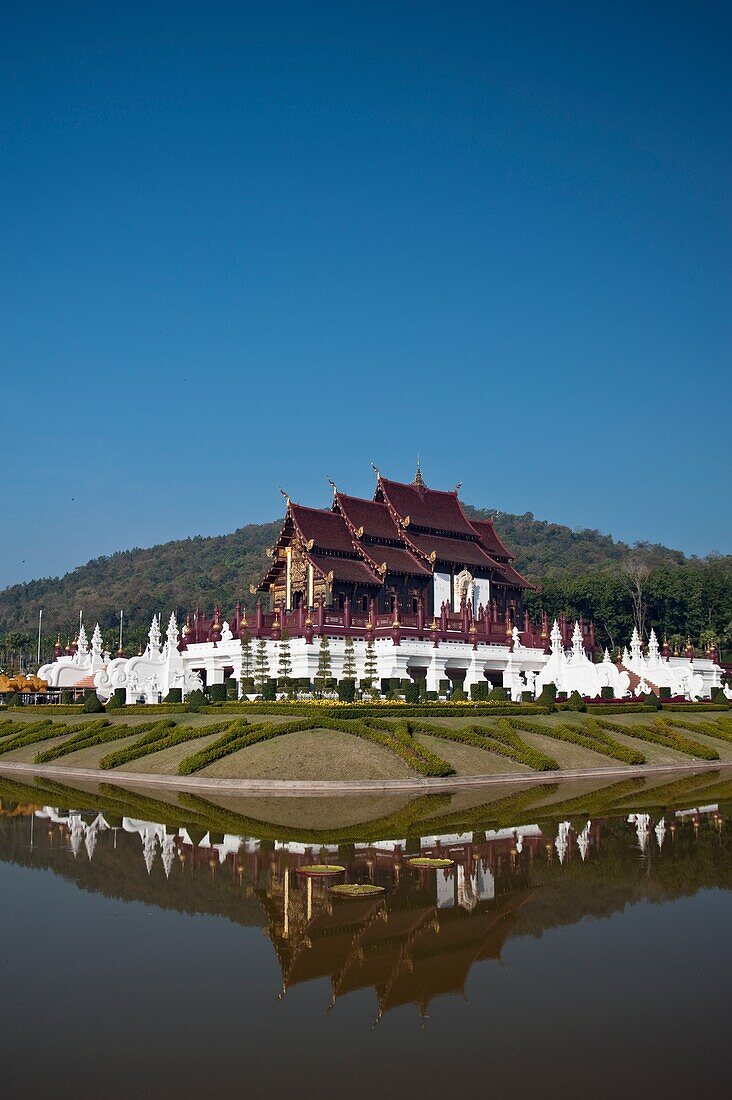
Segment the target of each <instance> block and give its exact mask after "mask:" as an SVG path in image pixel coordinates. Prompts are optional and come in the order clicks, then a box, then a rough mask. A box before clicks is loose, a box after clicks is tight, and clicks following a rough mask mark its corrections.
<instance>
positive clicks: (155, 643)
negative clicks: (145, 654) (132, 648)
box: [147, 615, 160, 653]
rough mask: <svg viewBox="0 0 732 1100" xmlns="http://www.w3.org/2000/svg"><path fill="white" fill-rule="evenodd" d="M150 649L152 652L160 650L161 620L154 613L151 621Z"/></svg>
mask: <svg viewBox="0 0 732 1100" xmlns="http://www.w3.org/2000/svg"><path fill="white" fill-rule="evenodd" d="M147 637H148V649H149V651H150V653H159V652H160V620H159V619H158V617H157V615H153V617H152V622H151V623H150V632H149V634H148V636H147Z"/></svg>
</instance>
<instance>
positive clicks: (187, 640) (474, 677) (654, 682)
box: [38, 467, 722, 703]
mask: <svg viewBox="0 0 732 1100" xmlns="http://www.w3.org/2000/svg"><path fill="white" fill-rule="evenodd" d="M376 475H377V479H376V488H375V491H374V496H373V499H372V500H366V499H363V498H361V497H352V496H347V495H346V494H345V493H341V492H339V491H338V489H337V488H336V486H335V485H333V484H332V482H331V485H332V487H333V501H332V504H331V506H330V508H322V509H321V508H307V507H305V506H304V505H301V504H295V503H294V501H292V500H290V499H289V497H287V496H286V494H283V495H284V496H285V497H286V500H287V507H286V511H285V517H284V521H283V523H282V527H281V529H280V533H279V535H278V537H277V540H276V542H275V544H274V546H273V547H272V548H271V550H269V552H268V553H269V558H270V566H269V568H268V569H267V571H266V573H265V575H264V577H263V578H262V579H261V581H260V582H259V584H258V585H252V588H251V592H252V595H253V596H256V597H257V598H256V603H255V606H254V608H253V609H250V611H249V613H247V611H246V609H245V608H244V607H243V606H242V604H241V603H240V602H239V603H237V604H236V606H235V607H234V608H233V609H232V613H231V615H230V616H229V617H228V619H227V618H225V617H224V615H223V614H222V611H221V607H220V606H219V605H218V604H217V605H216V607H215V608H214V611H213V614H212V615H211V616H208V615H206V614H204V613H202V612H201V611H200V610H199V608H196V610H195V611H194V612H193V614H190V613H189V614H187V615H186V617H185V622H184V623H183V624H182V629H181V626H180V625H179V621H178V618H177V616H176V614H175V613H174V612H173V613H171V615H170V619H169V621H168V626H167V630H166V632H165V638H163V636H162V630H161V626H162V624H161V621H160V617H159V616H158V615H157V614H156V615H155V616H154V617H153V621H152V623H151V625H150V633H149V637H148V645H147V647H146V649H145V651H144V653H140V654H138V655H137V656H133V657H126V656H125V655H124V654H123V653H122V652H120V653H118V655H117V657H115V658H112V657H111V655H110V653H108V652H106V651H105V649H104V645H103V640H102V635H101V631H100V629H99V626H98V625H97V626H96V627H95V629H94V632H93V634H92V637H91V642H89V641H88V639H87V635H86V631H85V630H84V628H83V625H82V626H80V630H79V635H78V638H77V639H76V641H75V642H73V643H72V644H71V645H70V647H69V649H68V650H67V651H66V653H65V654H64V652H63V650H62V648H61V639H60V638H59V639H58V642H57V646H56V649H55V650H54V660H53V662H51V663H50V664H47V665H43V666H42V667H41V668H40V669H39V670H38V675H39V677H40V678H41V679H43V680H45V681H46V683H47V684H48V686H49V688H50V689H52V690H61V689H64V688H68V687H71V688H75V689H80V688H82V687H91V686H93V687H94V688H95V689H96V691H97V693H98V694H99V695H100V697H101V698H108V697H109V695H110V694H111V693H112V692H113V691H116V690H118V689H122V688H124V689H125V699H126V702H127V703H138V702H157V701H158V700H159V699H162V698H164V697H165V696H166V694H167V693H168V692H169V691H170V690H172V689H176V690H180V691H181V694H182V696H183V697H185V696H186V695H187V694H188V693H190V692H191V691H195V690H199V689H201V688H204V687H210V686H212V685H214V684H219V685H220V684H224V683H225V682H226V681H229V682H230V681H232V680H234V681H236V683H237V684H238V685H239V688H238V690H239V691H240V692H241V693H242V694H247V695H250V696H253V695H256V694H257V689H256V687H255V689H254V691H252V687H251V685H252V684H254V679H255V678H254V668H253V662H252V643H256V646H257V654H258V658H257V659H258V660H259V662H260V666H259V667H260V669H262V668H263V669H264V670H265V671H264V672H260V673H259V674H258V678H259V679H260V681H261V682H262V683H263V682H264V681H265V680H269V679H273V680H275V681H276V680H277V678H278V677H280V676H282V677H283V678H284V676H285V673H282V672H281V671H280V669H281V666H282V662H283V659H284V658H283V651H284V652H285V657H286V665H287V667H288V669H289V671H288V673H287V677H288V679H293V680H298V681H301V682H302V683H304V684H306V685H308V686H309V685H312V684H313V683H314V681H315V678H316V676H318V668H319V666H320V662H321V652H320V650H321V648H323V647H324V646H327V648H328V652H329V658H328V660H329V662H330V673H329V674H328V677H329V678H332V679H333V680H339V679H348V678H351V679H354V678H355V679H356V680H358V681H364V680H366V681H367V684H366V689H367V690H370V688H369V687H368V685H369V684H373V683H374V682H375V686H376V687H377V688H380V687H382V685H383V684H384V682H385V681H386V682H387V685H389V686H390V685H392V684H393V683H394V681H397V682H398V683H399V684H400V685H403V684H404V683H408V682H409V681H418V682H419V683H420V684H422V685H424V689H425V691H427V692H432V693H435V697H436V696H438V695H439V696H440V697H445V696H447V695H448V694H451V692H452V691H453V690H454V689H457V688H461V689H463V690H465V691H469V690H470V689H471V688H472V687H473V685H478V684H485V683H486V681H487V682H488V683H490V684H491V685H492V686H494V687H503V688H506V689H507V690H508V691H509V692H510V694H511V698H512V699H514V700H519V699H521V698H522V696H523V695H524V693H529V695H532V696H533V695H535V694H536V693H537V692H539V691H541V688H542V686H543V685H544V684H547V683H552V684H554V685H555V686H556V688H557V690H559V691H564V692H567V693H570V692H572V691H578V692H579V693H580V694H581V695H582V696H583V697H586V698H597V697H599V696H600V694H601V692H602V689H603V688H606V689H607V688H610V689H612V693H613V697H614V698H617V699H620V698H624V697H625V696H627V695H629V694H630V693H631V692H635V693H636V694H638V695H642V694H644V693H646V692H647V691H649V690H651V691H658V690H660V688H661V687H662V686H666V687H669V688H670V689H671V692H672V695H673V696H674V697H676V696H683V697H685V698H692V699H695V698H701V697H709V695H710V693H711V691H712V690H713V689H714V688H716V687H719V686H720V684H721V672H722V670H721V668H720V666H719V665H718V664H717V663H716V657H715V655H714V654H708V655H707V657H705V658H698V657H696V656H695V655H694V653H693V650H690V651H687V653H686V654H685V655H684V656H683V657H676V656H672V655H671V654H670V652H669V650H668V647H667V646H664V649H663V651H661V649H660V647H659V644H658V639H657V638H656V636H655V633H654V632H653V631H652V632H651V636H650V638H649V639H648V652H647V654H645V653H644V652H643V646H642V642H641V639H640V638H639V637H638V636H637V635H636V634H634V636H633V638H632V639H631V643H630V649H629V650H627V651H624V653H623V658H622V661H621V662H612V661H611V659H610V656H609V654H606V655H605V659H604V660H603V661H602V662H596V661H595V660H594V658H595V653H596V643H595V634H594V627H593V624H592V623H591V622H590V623H586V622H583V621H582V619H580V620H579V621H577V622H574V623H572V621H571V620H569V621H568V620H567V619H566V618H565V617H564V616H559V618H558V619H557V620H556V621H555V622H554V624H553V626H551V625H550V623H549V621H548V619H547V616H546V615H543V616H542V618H541V621H540V622H537V623H532V622H531V621H530V619H529V615H528V611H527V609H526V608H525V606H524V595H525V593H526V591H527V589H530V588H531V585H530V584H529V582H528V581H527V580H525V578H524V577H522V576H521V574H520V573H519V572H518V571H517V570H516V568H515V566H514V558H513V555H512V554H511V552H510V550H508V548H507V547H506V546H505V545H504V543H503V542H502V540H501V538H500V535H499V534H498V533H497V531H496V529H495V527H494V525H493V521H492V520H489V519H480V520H478V519H473V518H471V517H470V516H468V515H467V514H466V512H465V509H464V508H463V506H462V504H461V503H460V498H459V496H458V489H459V486H458V487H457V488H456V489H454V490H452V491H451V492H445V491H443V490H438V489H430V488H428V487H427V486H426V485H425V483H424V479H423V478H422V473H421V470H420V469H419V467H418V468H417V472H416V475H415V477H414V480H413V481H412V482H411V483H409V484H404V483H402V482H399V481H390V480H388V479H387V478H384V477H382V476H381V474H380V473H379V471H378V470H377V471H376ZM247 683H248V684H249V687H248V688H246V690H245V687H244V685H245V684H247ZM302 683H301V685H300V686H302ZM260 686H261V684H260ZM389 686H387V688H385V689H384V690H389V689H390V688H389Z"/></svg>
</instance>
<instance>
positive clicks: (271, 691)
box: [262, 680, 277, 703]
mask: <svg viewBox="0 0 732 1100" xmlns="http://www.w3.org/2000/svg"><path fill="white" fill-rule="evenodd" d="M262 698H263V699H264V701H265V702H269V703H271V702H273V700H275V699H276V698H277V681H276V680H267V682H266V683H265V685H264V688H263V689H262Z"/></svg>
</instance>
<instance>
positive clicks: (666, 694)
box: [658, 687, 671, 700]
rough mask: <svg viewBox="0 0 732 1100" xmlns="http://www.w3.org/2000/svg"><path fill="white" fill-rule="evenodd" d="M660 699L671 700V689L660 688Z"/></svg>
mask: <svg viewBox="0 0 732 1100" xmlns="http://www.w3.org/2000/svg"><path fill="white" fill-rule="evenodd" d="M658 698H659V699H662V700H663V699H670V698H671V688H670V687H660V688H659V689H658Z"/></svg>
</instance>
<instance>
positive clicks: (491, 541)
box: [470, 519, 513, 561]
mask: <svg viewBox="0 0 732 1100" xmlns="http://www.w3.org/2000/svg"><path fill="white" fill-rule="evenodd" d="M470 526H471V527H472V528H473V530H474V531H475V533H476V534H477V536H478V538H479V539H480V541H481V542H482V543H483V546H484V547H485V548H486V550H487V551H488V553H489V554H493V555H495V554H498V556H499V557H501V558H510V559H511V561H513V554H512V553H511V551H510V550H509V549H508V548H507V547H506V544H505V543H504V542H503V541H502V539H501V537H500V535H499V534H498V532H497V531H496V529H495V527H494V526H493V521H492V520H490V519H471V521H470Z"/></svg>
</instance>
